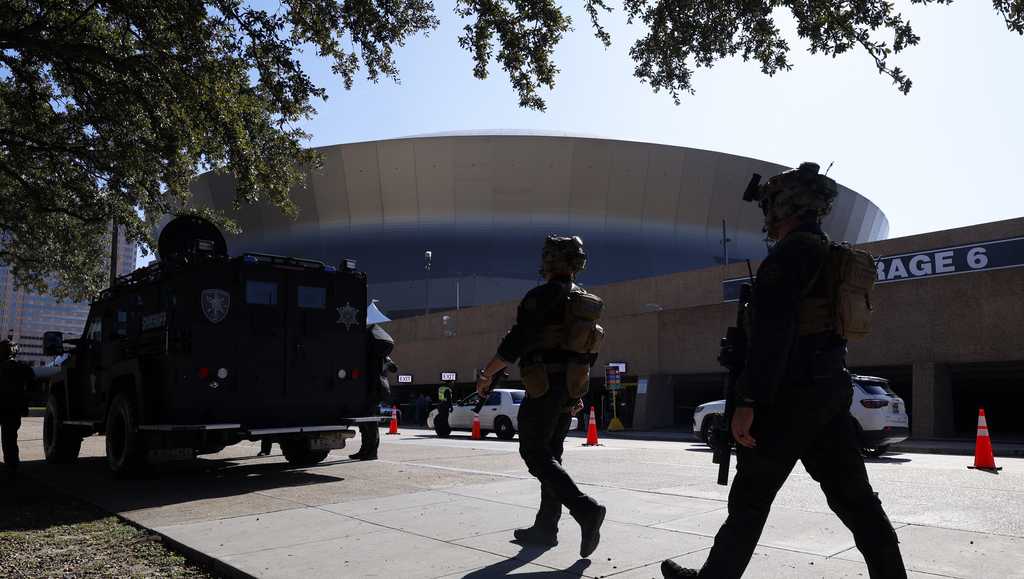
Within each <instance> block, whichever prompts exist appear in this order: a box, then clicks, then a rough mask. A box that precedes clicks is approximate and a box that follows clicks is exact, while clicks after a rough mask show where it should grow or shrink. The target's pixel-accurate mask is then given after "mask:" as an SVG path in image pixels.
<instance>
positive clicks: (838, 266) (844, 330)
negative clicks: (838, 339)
mask: <svg viewBox="0 0 1024 579" xmlns="http://www.w3.org/2000/svg"><path fill="white" fill-rule="evenodd" d="M826 251H827V252H828V255H827V256H826V259H825V261H824V263H823V264H822V265H823V266H822V268H821V269H820V270H819V271H818V275H817V276H815V280H814V282H812V283H811V287H810V288H809V290H811V291H813V290H814V289H817V288H821V284H819V283H818V282H819V281H825V282H826V283H825V284H824V288H821V289H824V292H813V293H814V295H805V297H804V299H803V300H802V301H801V305H800V335H809V334H816V333H819V332H825V331H832V332H835V333H837V334H839V335H840V336H842V337H844V338H846V339H847V340H859V339H861V338H863V337H865V336H867V335H868V334H869V333H870V332H871V314H872V312H873V308H872V307H871V291H872V290H873V289H874V287H875V278H876V275H877V274H876V270H875V258H874V257H872V255H871V254H870V253H868V252H866V251H863V250H860V249H854V248H853V247H852V246H850V244H849V243H837V242H831V243H829V244H828V248H827V250H826ZM823 273H824V275H825V276H826V279H825V280H821V276H822V275H823Z"/></svg>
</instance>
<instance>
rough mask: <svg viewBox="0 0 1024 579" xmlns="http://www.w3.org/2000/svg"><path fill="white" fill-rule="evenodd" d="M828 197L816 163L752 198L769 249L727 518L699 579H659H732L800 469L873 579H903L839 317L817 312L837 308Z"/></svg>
mask: <svg viewBox="0 0 1024 579" xmlns="http://www.w3.org/2000/svg"><path fill="white" fill-rule="evenodd" d="M836 195H837V189H836V184H835V181H833V180H832V179H829V178H828V177H825V176H824V175H819V174H818V165H816V164H814V163H804V164H802V165H800V168H799V169H795V170H792V171H787V172H785V173H782V174H781V175H776V176H775V177H772V178H771V179H769V180H768V182H767V183H766V184H765V185H763V186H760V187H758V188H757V189H756V190H755V191H754V194H753V195H750V197H752V199H749V200H756V201H757V202H758V204H759V205H760V207H761V209H762V211H763V212H764V216H765V229H766V231H767V233H768V237H769V238H770V239H772V240H775V241H776V243H775V245H774V247H772V249H771V251H770V252H769V255H768V257H767V258H766V259H765V260H764V261H763V262H762V263H761V266H760V267H759V268H758V270H757V279H756V280H755V282H754V289H753V296H752V298H751V303H750V310H749V311H750V317H749V320H748V321H747V324H746V325H747V335H748V336H749V344H748V349H747V357H746V365H745V368H744V370H743V372H742V373H741V375H740V378H739V382H738V384H737V388H738V393H737V397H736V400H735V404H736V410H735V414H734V415H733V418H732V424H731V426H732V434H733V437H734V438H735V440H736V442H737V443H738V445H737V449H736V455H737V473H736V478H735V480H734V481H733V483H732V489H731V490H730V492H729V516H728V518H727V519H726V521H725V524H723V525H722V528H721V529H720V530H719V532H718V535H716V536H715V544H714V546H713V547H712V548H711V552H710V554H709V555H708V559H707V562H706V563H705V564H704V567H703V568H702V569H701V571H700V572H699V574H698V573H697V572H695V571H693V570H689V569H683V568H682V567H680V566H679V565H678V564H676V563H675V562H673V561H671V560H667V561H665V562H664V563H662V573H663V574H664V576H665V577H669V578H676V577H693V576H699V577H713V578H734V577H740V576H741V575H742V574H743V571H744V569H746V567H747V564H748V563H749V562H750V558H751V556H752V554H753V552H754V547H755V545H756V544H757V541H758V539H759V538H760V536H761V531H762V529H763V527H764V524H765V520H766V519H767V518H768V511H769V509H770V508H771V504H772V501H773V500H774V499H775V494H776V493H777V492H778V490H779V489H780V488H781V487H782V484H783V483H784V482H785V480H786V478H787V477H788V476H789V473H790V471H791V470H792V469H793V467H794V466H795V465H796V461H797V460H799V461H801V462H802V463H803V465H804V468H805V469H806V470H807V473H808V474H810V475H811V477H813V478H814V480H816V481H817V482H818V483H819V484H820V485H821V489H822V491H823V492H824V493H825V498H826V499H827V501H828V505H829V507H830V508H831V509H832V510H833V511H834V512H835V513H836V515H838V516H839V518H840V519H841V520H842V522H843V524H845V525H846V527H847V528H849V529H850V531H851V532H853V535H854V540H855V541H856V544H857V548H858V549H860V552H861V553H862V554H863V555H864V560H865V562H866V563H867V567H868V572H869V573H870V575H871V577H873V578H880V577H884V578H889V577H895V578H903V577H906V571H905V570H904V566H903V559H902V557H901V555H900V549H899V544H898V541H897V538H896V532H895V531H894V530H893V528H892V525H891V524H890V522H889V519H888V517H887V516H886V514H885V511H884V510H883V509H882V504H881V502H880V501H879V500H878V497H877V495H876V494H875V493H874V491H873V490H872V488H871V484H870V483H869V482H868V476H867V472H866V471H865V468H864V460H863V458H862V457H861V454H860V450H859V446H858V444H857V440H856V434H855V431H854V425H853V419H852V417H851V416H850V410H849V409H850V402H851V397H852V385H851V382H850V375H849V372H848V371H847V369H846V359H845V357H846V339H845V335H844V332H842V331H841V330H839V329H838V328H839V325H838V324H836V323H834V321H833V320H832V319H831V318H832V315H833V314H832V312H833V311H834V310H835V308H828V307H817V306H815V304H818V305H820V304H823V303H828V301H829V300H834V299H835V298H834V297H833V296H834V295H835V290H836V288H837V285H838V284H839V283H841V281H840V280H837V279H836V277H837V276H836V272H835V271H834V270H835V269H836V267H835V266H834V265H833V261H832V260H830V259H829V255H830V253H829V252H830V242H829V239H828V237H827V236H826V235H825V233H823V232H822V229H821V220H822V218H823V217H824V216H825V215H827V214H828V213H829V211H830V210H831V208H832V203H833V201H834V200H835V198H836ZM746 197H747V196H745V198H746ZM812 306H814V307H812Z"/></svg>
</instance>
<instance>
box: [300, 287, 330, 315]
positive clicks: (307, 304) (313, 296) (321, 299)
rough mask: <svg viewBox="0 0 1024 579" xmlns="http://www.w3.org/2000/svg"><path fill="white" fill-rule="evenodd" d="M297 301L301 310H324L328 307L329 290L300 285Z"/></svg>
mask: <svg viewBox="0 0 1024 579" xmlns="http://www.w3.org/2000/svg"><path fill="white" fill-rule="evenodd" d="M297 300H298V306H299V307H300V308H310V309H315V310H322V309H324V308H325V307H327V288H323V287H308V286H304V285H300V286H299V293H298V298H297Z"/></svg>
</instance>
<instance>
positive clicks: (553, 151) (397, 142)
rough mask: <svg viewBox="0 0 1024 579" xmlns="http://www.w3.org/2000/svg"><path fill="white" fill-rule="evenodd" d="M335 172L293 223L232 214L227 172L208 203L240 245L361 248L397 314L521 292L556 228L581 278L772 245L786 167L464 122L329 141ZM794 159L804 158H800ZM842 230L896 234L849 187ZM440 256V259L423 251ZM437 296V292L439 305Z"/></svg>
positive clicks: (835, 231) (388, 308)
mask: <svg viewBox="0 0 1024 579" xmlns="http://www.w3.org/2000/svg"><path fill="white" fill-rule="evenodd" d="M318 151H319V152H320V153H321V155H322V157H323V167H322V168H321V169H320V170H318V171H314V172H310V173H309V174H308V175H307V177H306V180H305V183H304V186H303V187H298V188H296V189H295V190H294V191H293V193H292V198H293V199H294V201H295V202H296V204H297V205H298V207H299V211H300V213H299V216H298V218H297V219H296V220H294V221H293V220H290V219H288V218H287V217H285V216H284V215H282V214H281V213H280V211H278V210H277V209H276V208H274V207H272V206H270V205H269V204H264V205H257V206H252V207H245V208H243V209H241V210H240V211H238V212H232V210H231V206H232V200H233V198H234V187H233V182H232V179H231V177H230V176H227V175H223V174H217V173H212V172H211V173H206V174H204V175H201V176H199V177H198V178H197V179H196V180H195V182H194V183H193V185H192V192H193V195H194V198H195V202H196V203H199V204H205V205H208V206H211V207H213V208H216V209H219V210H222V211H225V212H226V213H228V214H229V215H232V216H233V217H234V218H235V219H237V220H238V222H239V224H240V226H241V228H242V232H241V233H240V234H239V235H229V236H227V241H228V247H229V251H230V252H231V253H232V254H233V255H234V254H238V253H242V252H246V251H250V252H263V253H275V254H284V255H293V256H296V257H307V258H312V259H319V260H322V261H325V262H327V263H332V264H337V263H338V262H339V261H340V259H342V258H353V259H356V260H357V262H358V267H359V269H361V270H363V271H365V272H366V273H367V275H368V276H369V282H370V296H371V297H373V298H376V299H378V300H380V305H381V307H382V309H383V310H384V311H385V312H386V313H387V314H388V315H389V316H392V317H395V316H403V315H411V314H416V313H422V312H423V311H424V310H425V309H426V307H427V305H428V303H429V307H430V310H432V311H434V310H438V309H448V308H455V307H457V306H462V307H466V306H472V305H481V304H488V303H495V302H498V301H503V300H511V299H517V298H518V297H519V296H521V294H522V293H523V291H525V289H527V288H529V287H531V286H533V285H534V284H536V282H537V280H538V274H537V269H538V267H539V256H540V250H541V247H542V245H543V241H544V236H546V235H548V234H571V235H579V236H581V237H582V238H583V240H584V244H585V246H586V250H587V253H588V255H589V258H590V260H589V263H588V266H587V270H586V271H585V272H584V273H583V274H582V275H581V276H580V281H581V283H583V284H587V285H595V284H603V283H609V282H616V281H624V280H630V279H636V278H642V277H650V276H656V275H662V274H668V273H674V272H678V271H685V270H692V269H698V268H704V267H709V266H713V265H716V264H721V263H723V259H724V251H723V245H722V238H723V234H722V221H723V220H725V224H726V236H727V237H728V239H729V240H730V241H729V242H728V243H727V244H726V245H727V248H728V259H729V261H730V262H733V261H740V260H743V259H748V258H749V259H760V258H762V257H763V256H764V255H765V251H766V250H765V244H764V240H763V239H764V235H763V233H762V231H761V227H762V217H761V213H760V211H759V210H758V208H757V207H756V206H755V205H753V204H750V203H744V202H743V201H742V199H741V196H742V192H743V189H744V188H745V186H746V184H747V182H748V180H749V179H750V176H751V174H752V173H755V172H756V173H760V174H761V175H763V176H765V177H767V176H769V175H773V174H776V173H778V172H780V171H783V170H785V169H787V167H783V166H781V165H777V164H774V163H769V162H765V161H759V160H756V159H750V158H746V157H739V156H736V155H729V154H725V153H717V152H712V151H704V150H699V149H690V148H685V147H676V146H669V145H660V144H652V143H642V142H631V141H619V140H611V139H603V138H596V137H586V136H577V135H571V134H567V133H555V134H550V133H539V132H532V131H515V132H502V133H494V132H478V131H473V132H468V133H466V132H464V133H444V134H434V135H422V136H415V137H407V138H400V139H391V140H381V141H372V142H363V143H352V144H343V145H335V146H329V147H322V148H319V149H318ZM802 160H803V159H797V160H795V161H802ZM824 225H825V229H826V231H827V232H828V233H829V234H830V235H831V236H832V237H833V238H835V239H843V240H848V241H851V242H854V243H862V242H867V241H875V240H879V239H884V238H886V237H887V235H888V231H889V223H888V220H887V218H886V217H885V215H884V214H883V213H882V211H881V210H880V209H879V208H878V207H877V206H876V205H875V204H874V203H872V202H871V201H869V200H868V199H867V198H865V197H864V196H862V195H860V194H858V193H856V192H854V191H852V190H850V189H849V188H846V187H844V186H842V185H840V186H839V198H838V199H837V201H836V204H835V208H834V210H833V212H832V214H831V215H830V216H829V217H828V219H827V220H826V221H825V224H824ZM427 251H429V252H430V253H431V260H430V263H429V269H428V268H427V262H426V260H425V257H424V254H425V252H427ZM428 300H429V301H428Z"/></svg>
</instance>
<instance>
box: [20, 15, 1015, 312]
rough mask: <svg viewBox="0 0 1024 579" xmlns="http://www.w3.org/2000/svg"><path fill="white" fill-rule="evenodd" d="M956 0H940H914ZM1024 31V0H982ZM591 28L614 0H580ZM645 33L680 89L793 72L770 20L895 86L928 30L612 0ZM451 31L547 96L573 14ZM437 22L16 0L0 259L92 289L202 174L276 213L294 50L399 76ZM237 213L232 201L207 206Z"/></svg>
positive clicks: (303, 104)
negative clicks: (418, 39) (403, 59)
mask: <svg viewBox="0 0 1024 579" xmlns="http://www.w3.org/2000/svg"><path fill="white" fill-rule="evenodd" d="M911 2H912V3H913V4H949V3H950V2H951V0H911ZM992 4H993V7H994V9H995V10H996V11H997V12H998V13H999V14H1001V15H1002V16H1003V18H1004V20H1005V22H1006V26H1007V28H1008V29H1009V30H1011V31H1014V32H1017V33H1020V34H1024V0H993V3H992ZM583 9H584V11H585V12H586V14H587V17H588V19H589V20H590V25H591V26H592V27H593V30H594V34H595V36H596V37H597V38H598V40H599V41H600V42H602V43H603V44H604V45H605V46H608V45H610V43H611V37H610V35H609V34H608V32H607V31H606V30H605V29H604V28H603V27H602V25H601V23H600V16H601V13H602V12H605V13H607V12H609V11H610V10H611V7H610V6H609V5H608V4H607V3H606V0H583ZM623 10H624V12H625V14H626V16H627V18H628V19H629V21H630V22H639V23H642V24H643V25H644V26H645V27H646V29H647V31H646V34H644V35H643V36H641V38H639V39H637V40H636V42H634V43H633V45H632V46H631V47H630V49H629V54H630V56H631V57H632V58H633V59H634V61H635V62H636V66H635V70H634V74H635V75H636V77H637V78H639V79H640V80H641V81H643V82H647V83H649V84H650V85H651V87H652V88H653V89H654V90H655V91H661V90H664V91H667V92H668V93H669V94H670V95H671V97H672V98H673V99H674V100H675V102H676V103H678V102H680V98H681V95H682V94H684V93H692V92H693V91H694V86H693V69H694V67H711V66H713V65H714V64H715V63H717V62H718V61H719V60H721V59H723V58H728V57H733V56H737V55H738V56H740V57H741V58H743V59H744V60H753V61H755V62H757V63H759V64H760V68H761V71H762V72H763V73H764V74H767V75H773V74H775V73H777V72H779V71H785V70H789V69H790V68H791V67H792V65H791V64H790V62H789V59H788V56H789V51H790V46H789V44H788V43H787V42H786V40H785V39H784V37H783V35H782V33H781V31H780V29H779V26H778V24H777V23H776V18H784V17H791V18H792V19H793V20H794V21H795V24H796V30H797V33H798V34H799V36H800V37H801V38H803V39H805V40H806V41H807V42H808V44H809V45H808V50H809V51H810V52H811V53H822V54H826V55H831V56H836V55H839V54H843V53H845V52H848V51H850V50H863V51H864V52H866V53H867V54H868V56H869V57H870V58H872V59H873V61H874V63H875V66H876V67H877V68H878V71H879V72H880V73H881V74H883V75H886V76H888V77H890V78H891V79H892V82H893V83H894V84H895V85H896V87H897V89H898V90H900V91H901V92H904V93H906V92H908V91H909V90H910V88H911V81H910V79H909V78H908V76H907V74H906V73H905V72H904V71H903V70H901V69H900V68H899V67H898V66H895V65H893V64H892V63H891V58H892V57H893V55H896V54H898V53H900V52H901V51H902V50H904V49H906V48H907V47H909V46H914V45H916V44H917V43H918V42H919V40H920V39H919V38H918V36H917V35H916V34H915V33H914V31H913V29H912V28H911V26H910V23H909V21H907V20H906V19H905V18H904V17H903V16H902V15H901V14H900V13H899V12H897V11H896V9H895V8H894V6H893V4H892V3H890V2H888V1H886V0H847V1H843V2H839V1H837V0H704V1H701V0H623ZM455 12H456V14H457V15H458V16H459V17H461V18H462V19H464V20H465V21H466V23H465V25H464V27H463V29H462V34H461V35H460V36H459V38H458V43H459V45H460V46H461V47H462V48H464V49H465V50H467V51H468V52H469V53H470V54H471V55H472V58H473V74H474V76H476V77H477V78H486V77H487V76H488V67H489V66H490V65H491V64H492V62H494V61H497V62H498V63H499V64H500V65H501V67H502V68H503V69H504V71H505V72H506V73H507V74H508V77H509V79H510V81H511V83H512V86H513V89H514V90H515V92H516V94H517V96H518V99H519V104H520V106H523V107H527V108H533V109H537V110H544V109H545V102H544V99H543V98H542V97H541V93H540V91H541V90H542V89H543V88H548V89H550V88H553V87H554V84H555V78H556V76H557V74H558V68H557V66H556V65H555V62H554V60H553V58H554V57H553V54H554V49H555V47H556V46H557V45H558V43H559V41H561V39H562V37H563V35H564V34H565V33H566V32H567V31H568V30H570V28H571V26H572V21H571V19H570V18H569V16H567V15H566V14H565V13H564V12H563V9H562V5H561V4H559V3H558V2H557V0H457V4H456V9H455ZM437 25H438V19H437V17H436V16H435V14H434V6H433V4H432V3H431V2H430V1H429V0H280V1H279V3H275V4H274V6H273V9H261V8H258V7H256V5H254V4H253V3H251V2H249V1H247V0H7V1H6V2H4V3H2V4H0V262H2V263H4V264H7V265H8V266H9V267H10V268H11V269H12V272H13V273H14V276H15V278H16V280H17V283H18V284H20V285H21V286H23V287H30V288H33V289H35V290H38V291H43V290H46V289H48V288H49V289H52V291H53V293H54V294H55V295H57V296H59V297H67V298H75V299H84V298H88V297H90V296H91V295H94V294H95V293H96V292H97V291H98V290H99V289H101V288H102V287H103V286H104V285H105V280H106V274H105V272H104V270H103V267H102V264H103V261H104V259H105V256H106V255H108V252H107V250H106V248H107V244H108V241H109V232H110V227H111V224H112V223H114V222H116V223H118V224H120V225H121V226H123V227H124V228H125V231H126V233H127V235H128V237H129V238H130V239H131V240H133V241H136V242H140V243H142V245H143V247H146V248H148V247H152V246H153V239H152V237H151V236H152V231H153V230H154V229H155V225H156V223H155V221H156V220H157V219H159V218H160V217H161V216H162V215H165V214H167V213H172V212H176V211H180V210H181V209H182V208H183V207H187V206H188V202H189V197H190V195H189V189H188V187H189V184H190V182H191V181H192V179H193V178H194V176H195V175H196V174H197V172H199V171H207V170H216V171H222V172H225V173H226V174H229V175H230V176H231V178H232V179H233V181H234V184H235V194H236V198H235V204H236V205H246V204H252V203H258V202H270V203H273V204H274V205H276V206H277V207H279V208H280V209H281V210H282V211H284V212H285V213H286V214H289V215H294V214H295V212H296V211H297V208H296V207H295V205H294V204H293V203H292V201H291V200H290V198H289V191H290V189H291V188H292V187H295V186H301V185H302V175H303V173H304V171H305V170H306V169H308V168H309V167H311V166H316V165H317V163H318V162H319V161H318V159H317V157H316V155H315V153H314V152H311V151H308V150H305V149H303V147H302V143H303V141H305V140H306V139H307V138H308V135H306V134H305V133H304V132H303V131H302V130H301V129H300V128H299V126H298V123H299V122H301V121H302V120H304V119H307V118H309V117H310V116H311V115H312V114H313V112H314V109H313V106H312V104H311V102H312V99H316V98H327V92H326V90H325V88H324V87H322V86H319V85H317V84H316V83H315V82H313V81H312V79H310V78H309V76H308V75H307V74H306V72H305V71H304V70H303V67H302V65H301V62H300V59H299V57H300V56H301V54H302V53H303V52H304V51H309V50H312V51H315V52H316V53H317V54H318V55H319V56H320V57H322V58H325V59H327V60H328V61H330V62H331V68H332V70H333V71H334V72H335V73H336V74H337V75H339V76H340V77H341V82H342V84H343V85H344V86H345V87H351V86H352V85H353V82H354V80H355V77H356V75H357V74H359V73H360V71H362V72H364V73H365V74H366V78H367V79H369V80H371V81H374V82H376V81H378V80H380V79H381V78H387V79H391V80H394V81H397V80H398V66H397V64H396V62H395V58H394V51H395V48H396V47H398V46H402V45H403V43H404V42H405V41H406V39H407V38H409V37H410V36H412V35H415V34H420V33H424V34H426V33H429V31H431V30H433V29H434V28H435V27H436V26H437ZM211 217H213V218H214V219H217V220H218V221H219V222H220V223H221V224H222V225H225V226H228V227H231V225H232V224H231V223H230V222H229V221H227V220H225V219H224V218H223V216H218V215H211Z"/></svg>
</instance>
